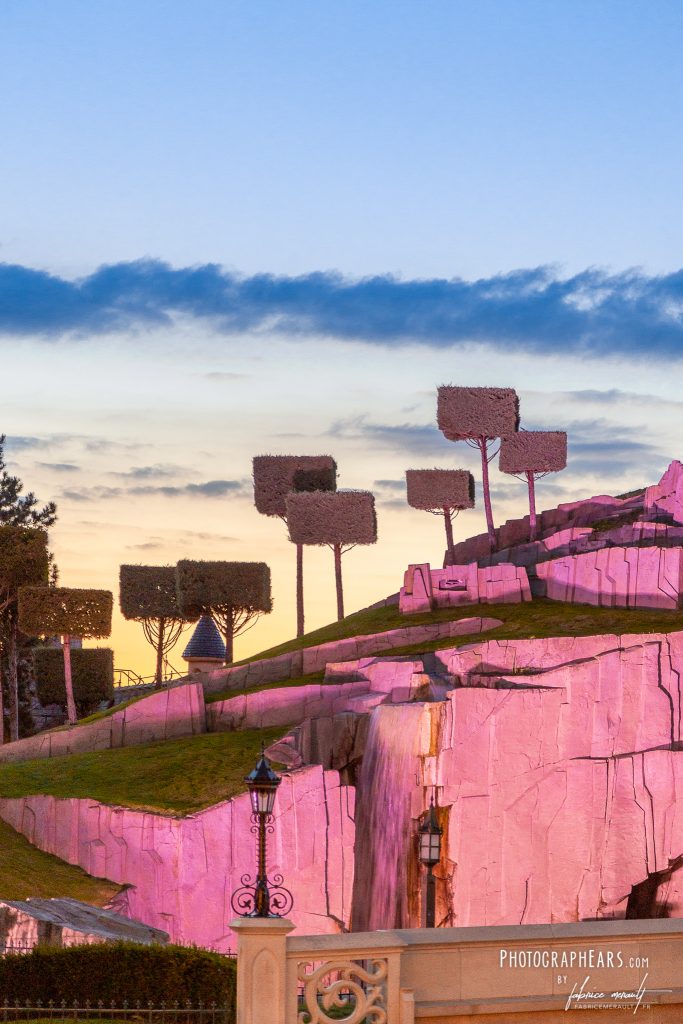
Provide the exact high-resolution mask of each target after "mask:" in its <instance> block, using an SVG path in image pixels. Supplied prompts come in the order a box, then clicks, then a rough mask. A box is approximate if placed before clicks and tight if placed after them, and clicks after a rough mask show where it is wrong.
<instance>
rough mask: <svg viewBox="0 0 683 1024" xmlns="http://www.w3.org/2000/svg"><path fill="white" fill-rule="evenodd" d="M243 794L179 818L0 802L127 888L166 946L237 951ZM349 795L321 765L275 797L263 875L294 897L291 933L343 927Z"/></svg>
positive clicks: (54, 846) (28, 828)
mask: <svg viewBox="0 0 683 1024" xmlns="http://www.w3.org/2000/svg"><path fill="white" fill-rule="evenodd" d="M250 813H251V812H250V804H249V797H248V794H246V793H245V794H243V795H240V796H238V797H235V799H233V800H227V801H224V802H223V803H220V804H216V805H215V806H213V807H209V808H207V809H206V810H205V811H201V812H199V813H197V814H193V815H191V816H189V817H185V818H176V817H169V816H166V815H161V814H152V813H150V812H146V811H137V810H132V809H130V808H125V807H111V806H108V805H106V804H101V803H98V802H97V801H96V800H77V799H70V800H61V799H57V798H56V797H50V796H27V797H22V798H20V799H0V816H1V817H2V818H3V819H4V820H5V821H6V822H8V823H9V824H10V825H11V826H12V827H13V828H15V829H16V830H17V831H18V832H21V833H22V834H23V835H25V836H26V838H27V839H28V840H29V841H30V842H32V843H34V844H35V845H36V846H38V847H40V849H41V850H45V851H47V852H48V853H53V854H55V855H56V856H57V857H61V859H62V860H65V861H68V863H70V864H78V865H80V866H81V867H82V868H83V869H84V870H85V871H87V872H88V873H89V874H91V875H95V876H96V877H100V878H109V879H111V880H112V881H114V882H119V883H121V884H126V885H128V886H130V887H131V888H129V889H128V890H127V893H126V895H127V911H126V912H127V913H128V914H130V915H131V916H132V917H134V918H137V919H138V920H140V921H144V922H145V923H146V924H148V925H151V926H153V927H155V928H161V929H163V930H164V931H166V932H168V934H169V936H170V938H171V941H172V942H180V943H184V944H191V943H194V944H196V945H199V946H207V947H210V948H215V949H218V950H222V951H225V950H227V949H229V948H231V947H232V948H234V945H235V943H234V940H233V938H232V935H231V932H230V929H229V927H228V925H229V922H230V921H231V920H232V919H233V918H234V917H235V912H234V911H233V910H232V908H231V905H230V900H231V896H232V894H233V892H235V890H236V889H238V888H239V886H240V884H241V882H240V879H241V878H242V876H243V875H244V874H247V873H251V874H253V870H254V864H255V857H256V850H255V847H254V837H253V835H252V833H251V820H250ZM353 815H354V791H353V789H350V788H348V787H346V786H343V785H341V784H340V781H339V775H338V774H337V772H334V771H324V770H323V769H322V768H320V767H318V766H313V767H308V768H304V769H302V770H301V771H297V772H292V773H285V774H284V775H283V779H282V784H281V785H280V788H279V791H278V797H277V802H276V805H275V815H274V821H273V826H274V832H273V835H272V836H271V837H269V842H268V855H269V872H270V874H271V876H272V875H275V874H276V873H278V872H280V873H281V874H282V875H283V876H284V884H285V885H286V886H287V887H288V888H289V889H290V890H291V892H292V895H293V897H294V908H293V910H292V911H291V914H290V915H289V916H290V917H291V919H292V920H293V921H294V922H295V924H296V927H297V930H299V931H302V932H313V933H328V932H335V931H340V930H344V928H345V927H347V925H348V923H349V918H350V910H351V889H352V885H353V843H354V822H353Z"/></svg>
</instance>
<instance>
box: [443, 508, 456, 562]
mask: <svg viewBox="0 0 683 1024" xmlns="http://www.w3.org/2000/svg"><path fill="white" fill-rule="evenodd" d="M443 521H444V524H445V526H446V559H447V561H446V564H447V565H452V564H453V548H454V547H455V545H454V544H453V523H452V521H451V510H450V509H449V508H445V509H444V510H443Z"/></svg>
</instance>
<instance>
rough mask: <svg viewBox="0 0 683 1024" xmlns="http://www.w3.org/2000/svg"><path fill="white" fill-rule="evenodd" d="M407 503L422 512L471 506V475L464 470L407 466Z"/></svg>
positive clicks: (472, 506) (472, 503)
mask: <svg viewBox="0 0 683 1024" xmlns="http://www.w3.org/2000/svg"><path fill="white" fill-rule="evenodd" d="M406 484H407V497H408V504H409V505H410V506H411V507H412V508H419V509H422V510H423V511H424V512H432V511H437V510H438V511H439V512H441V511H443V509H445V508H447V509H464V508H474V477H473V476H472V474H471V473H470V472H469V471H468V470H466V469H407V470H406Z"/></svg>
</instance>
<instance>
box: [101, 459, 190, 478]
mask: <svg viewBox="0 0 683 1024" xmlns="http://www.w3.org/2000/svg"><path fill="white" fill-rule="evenodd" d="M181 473H187V469H186V468H185V467H184V466H174V465H173V464H172V463H157V464H156V465H154V466H133V467H132V468H131V469H128V470H126V471H125V472H115V471H114V470H112V471H111V472H110V473H109V476H115V477H120V478H121V479H122V480H156V479H159V478H160V477H169V476H178V474H181Z"/></svg>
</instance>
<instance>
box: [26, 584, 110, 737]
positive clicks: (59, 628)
mask: <svg viewBox="0 0 683 1024" xmlns="http://www.w3.org/2000/svg"><path fill="white" fill-rule="evenodd" d="M113 603H114V599H113V595H112V593H111V591H110V590H90V589H75V588H72V587H21V588H20V589H19V628H20V629H21V630H22V632H24V633H26V634H28V636H61V638H62V650H63V654H64V679H65V685H66V708H67V716H68V719H69V724H70V725H74V724H75V722H76V704H75V701H74V692H73V680H72V675H71V642H70V641H71V637H72V636H81V637H91V638H92V637H104V636H109V634H110V633H111V616H112V608H113Z"/></svg>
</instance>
